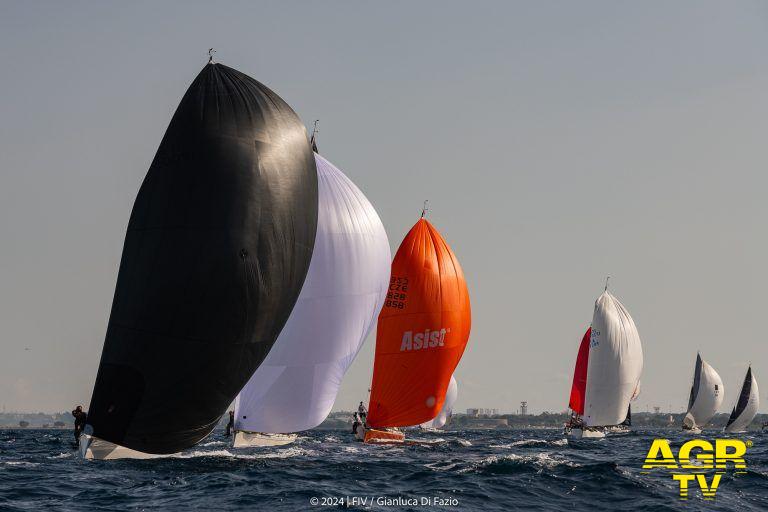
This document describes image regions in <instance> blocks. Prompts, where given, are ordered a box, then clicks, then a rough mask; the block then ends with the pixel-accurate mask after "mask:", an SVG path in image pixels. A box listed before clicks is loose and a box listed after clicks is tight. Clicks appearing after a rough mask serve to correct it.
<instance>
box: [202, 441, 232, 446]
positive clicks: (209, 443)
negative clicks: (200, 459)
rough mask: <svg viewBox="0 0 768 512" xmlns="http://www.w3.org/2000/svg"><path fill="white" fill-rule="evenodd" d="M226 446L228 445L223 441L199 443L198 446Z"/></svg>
mask: <svg viewBox="0 0 768 512" xmlns="http://www.w3.org/2000/svg"><path fill="white" fill-rule="evenodd" d="M226 444H229V443H227V442H225V441H209V442H207V443H201V444H200V446H222V445H226Z"/></svg>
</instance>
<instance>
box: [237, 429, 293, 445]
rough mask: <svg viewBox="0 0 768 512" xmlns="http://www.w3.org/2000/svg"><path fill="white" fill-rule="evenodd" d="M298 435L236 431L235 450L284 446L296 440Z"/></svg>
mask: <svg viewBox="0 0 768 512" xmlns="http://www.w3.org/2000/svg"><path fill="white" fill-rule="evenodd" d="M296 437H297V436H296V434H267V433H264V432H245V431H236V432H235V439H234V441H233V443H232V447H233V448H251V447H254V446H283V445H286V444H291V443H292V442H294V441H295V440H296Z"/></svg>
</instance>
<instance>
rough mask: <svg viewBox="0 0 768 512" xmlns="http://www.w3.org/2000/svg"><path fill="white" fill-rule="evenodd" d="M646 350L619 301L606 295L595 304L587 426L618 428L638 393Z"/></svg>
mask: <svg viewBox="0 0 768 512" xmlns="http://www.w3.org/2000/svg"><path fill="white" fill-rule="evenodd" d="M642 371H643V348H642V346H641V343H640V335H639V334H638V332H637V327H635V322H634V321H633V320H632V317H631V316H630V315H629V312H628V311H627V309H626V308H625V307H624V305H623V304H622V303H621V302H619V300H618V299H617V298H616V297H614V296H613V295H611V294H610V293H609V292H608V291H605V292H604V293H603V294H602V295H600V297H598V299H597V301H596V302H595V312H594V314H593V316H592V335H591V338H590V345H589V360H588V363H587V384H586V390H585V393H584V395H585V396H584V421H585V422H586V424H587V426H590V427H592V426H608V425H618V424H619V423H621V422H622V421H624V419H625V418H626V416H627V409H628V407H629V401H630V399H632V396H633V395H634V394H635V391H636V390H637V391H639V388H638V385H639V382H640V375H641V373H642Z"/></svg>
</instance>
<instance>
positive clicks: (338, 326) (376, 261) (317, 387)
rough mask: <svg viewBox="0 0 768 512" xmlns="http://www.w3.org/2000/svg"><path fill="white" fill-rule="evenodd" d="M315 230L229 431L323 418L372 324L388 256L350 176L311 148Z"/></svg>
mask: <svg viewBox="0 0 768 512" xmlns="http://www.w3.org/2000/svg"><path fill="white" fill-rule="evenodd" d="M315 161H316V163H317V177H318V216H317V236H316V238H315V248H314V252H313V253H312V260H311V262H310V265H309V271H308V273H307V278H306V280H305V281H304V286H303V287H302V289H301V294H300V295H299V299H298V301H297V303H296V306H295V307H294V308H293V311H292V312H291V316H290V317H289V319H288V322H287V323H286V325H285V327H284V328H283V331H282V332H281V333H280V336H279V337H278V339H277V341H276V342H275V344H274V346H273V347H272V349H271V350H270V352H269V354H268V355H267V357H266V359H265V360H264V362H263V363H262V364H261V366H259V368H258V369H257V370H256V372H255V373H254V374H253V376H252V377H251V379H250V380H249V381H248V383H247V384H246V385H245V387H244V388H243V389H242V390H241V391H240V394H239V395H238V396H237V399H236V401H235V429H236V430H246V431H250V432H273V433H289V432H299V431H302V430H308V429H311V428H314V427H316V426H317V425H319V424H320V423H322V422H323V420H324V419H325V418H326V417H327V416H328V413H329V412H330V411H331V408H332V407H333V402H334V400H335V399H336V394H337V393H338V390H339V386H340V385H341V381H342V378H343V377H344V374H345V373H346V371H347V369H348V368H349V365H350V364H352V361H353V360H354V359H355V356H357V353H358V351H359V350H360V348H361V347H362V345H363V342H364V341H365V338H366V337H367V336H368V333H369V331H370V329H371V327H372V326H373V325H374V324H375V322H376V319H377V317H378V314H379V311H380V310H381V307H382V306H383V304H384V299H385V297H386V294H387V290H388V288H389V273H390V267H391V263H392V255H391V253H390V249H389V240H387V234H386V232H385V231H384V226H383V225H382V223H381V219H380V218H379V216H378V215H377V214H376V210H374V208H373V206H372V205H371V203H370V202H369V201H368V199H367V198H366V197H365V195H363V193H362V192H361V191H360V189H358V188H357V187H356V186H355V184H354V183H352V181H350V180H349V178H347V177H346V176H345V175H344V174H343V173H342V172H341V171H340V170H338V169H337V168H336V167H334V166H333V165H332V164H331V163H330V162H328V161H327V160H326V159H325V158H323V157H322V156H320V155H317V154H315Z"/></svg>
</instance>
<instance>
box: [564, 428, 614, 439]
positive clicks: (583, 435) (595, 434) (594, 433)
mask: <svg viewBox="0 0 768 512" xmlns="http://www.w3.org/2000/svg"><path fill="white" fill-rule="evenodd" d="M568 437H572V438H573V439H602V438H604V437H605V433H604V432H602V431H601V430H591V429H587V430H582V429H580V428H572V429H571V430H570V431H569V432H568Z"/></svg>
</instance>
